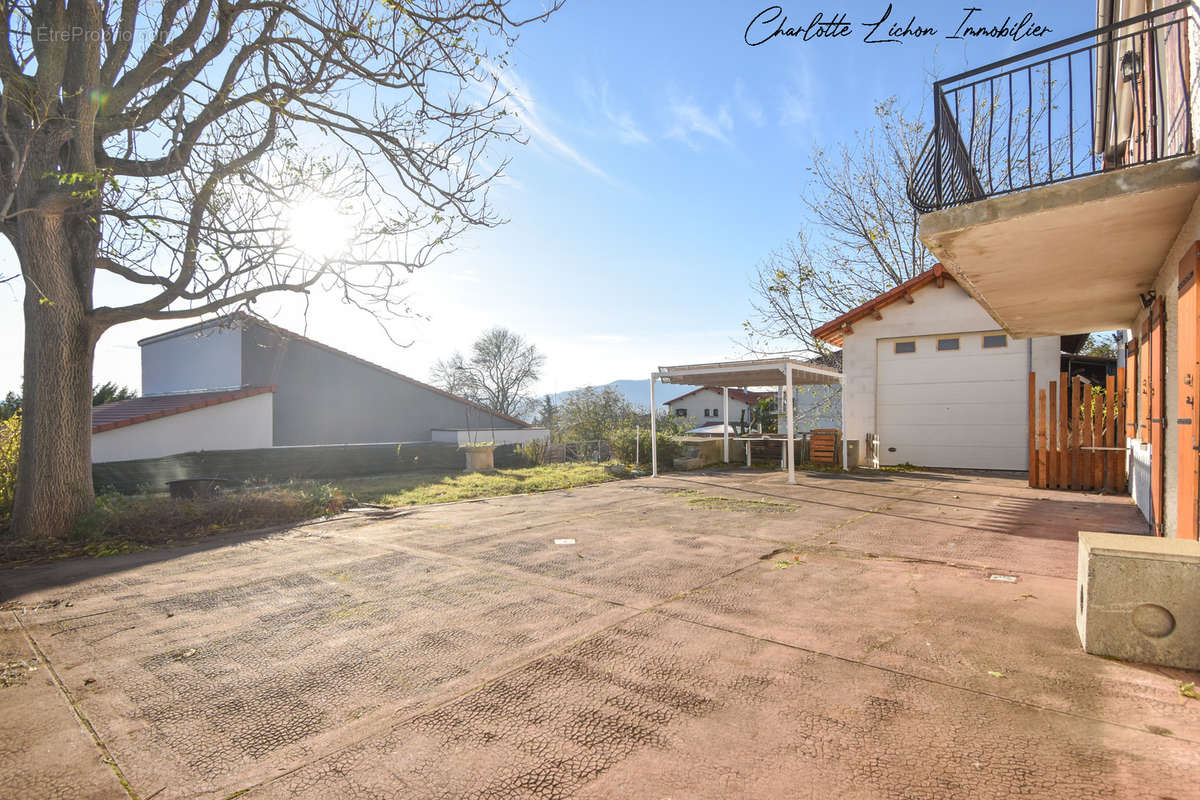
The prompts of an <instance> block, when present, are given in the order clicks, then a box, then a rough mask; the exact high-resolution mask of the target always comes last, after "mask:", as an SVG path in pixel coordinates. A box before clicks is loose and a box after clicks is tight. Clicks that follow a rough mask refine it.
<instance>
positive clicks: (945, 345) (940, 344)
mask: <svg viewBox="0 0 1200 800" xmlns="http://www.w3.org/2000/svg"><path fill="white" fill-rule="evenodd" d="M937 349H938V350H957V349H958V337H957V336H955V337H953V338H950V339H938V340H937Z"/></svg>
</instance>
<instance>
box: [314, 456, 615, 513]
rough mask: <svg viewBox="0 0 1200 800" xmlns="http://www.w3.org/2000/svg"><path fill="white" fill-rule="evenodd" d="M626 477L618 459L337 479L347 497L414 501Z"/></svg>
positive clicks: (400, 503)
mask: <svg viewBox="0 0 1200 800" xmlns="http://www.w3.org/2000/svg"><path fill="white" fill-rule="evenodd" d="M628 476H629V472H628V470H626V469H625V468H624V467H623V466H621V465H620V464H615V463H609V464H594V463H588V464H547V465H544V466H540V467H523V468H520V469H497V470H491V471H489V472H407V473H401V474H399V475H381V476H378V477H373V478H348V479H346V480H343V481H339V482H338V487H339V488H341V489H342V490H343V491H344V492H345V493H346V494H347V496H349V497H351V498H353V499H354V500H357V501H358V502H361V503H374V504H378V505H385V506H414V505H427V504H429V503H448V502H452V501H454V500H473V499H475V498H479V497H498V496H501V495H508V494H530V493H535V492H549V491H553V490H555V489H570V488H572V487H576V486H590V485H593V484H597V483H605V482H607V481H612V480H617V479H619V478H625V477H628Z"/></svg>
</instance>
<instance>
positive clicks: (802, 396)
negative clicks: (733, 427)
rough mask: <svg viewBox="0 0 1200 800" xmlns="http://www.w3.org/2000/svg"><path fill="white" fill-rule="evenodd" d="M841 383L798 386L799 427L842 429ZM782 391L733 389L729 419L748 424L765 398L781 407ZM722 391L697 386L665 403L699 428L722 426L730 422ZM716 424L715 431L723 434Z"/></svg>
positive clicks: (730, 393)
mask: <svg viewBox="0 0 1200 800" xmlns="http://www.w3.org/2000/svg"><path fill="white" fill-rule="evenodd" d="M838 390H839V389H838V387H837V386H798V387H796V396H795V398H794V404H793V408H794V409H795V413H796V425H797V430H801V431H803V430H812V429H814V428H840V427H841V425H840V421H839V416H838V414H839V409H840V408H841V405H840V401H839V399H838ZM781 396H782V395H781V392H780V391H779V390H775V391H766V392H755V391H750V390H747V389H735V388H730V390H729V420H728V421H729V422H731V423H735V424H736V423H739V422H742V421H743V420H744V421H745V422H746V423H747V424H748V423H749V422H750V420H751V418H752V417H751V414H752V409H753V408H754V406H755V405H756V404H757V403H758V401H759V400H760V399H762V398H767V399H769V400H771V401H772V408H774V409H778V408H779V398H780V397H781ZM723 402H724V399H723V397H722V390H721V388H720V387H715V386H702V387H700V388H699V389H693V390H692V391H690V392H688V393H687V394H685V395H680V396H679V397H676V398H675V399H674V400H668V401H666V402H665V403H663V405H665V406H666V407H667V408H668V410H669V411H670V412H671V415H672V416H676V417H686V418H688V419H690V420H691V421H692V422H693V423H694V424H695V425H696V426H697V427H698V428H699V427H706V426H709V425H713V426H719V425H721V424H722V423H724V422H726V420H725V419H723V418H722V404H723ZM720 431H721V429H720V428H719V427H715V428H713V429H712V432H713V433H720Z"/></svg>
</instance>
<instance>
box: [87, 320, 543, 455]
mask: <svg viewBox="0 0 1200 800" xmlns="http://www.w3.org/2000/svg"><path fill="white" fill-rule="evenodd" d="M138 344H139V345H140V346H141V349H142V353H141V355H142V397H139V398H137V399H135V400H126V401H123V402H119V403H110V404H108V405H105V406H100V407H98V408H96V409H95V410H94V411H93V413H92V458H93V460H94V461H96V462H103V461H120V460H129V459H137V458H150V457H156V456H162V455H170V454H173V453H181V452H189V451H195V450H223V449H244V448H258V447H272V446H273V447H283V446H289V445H326V444H364V443H376V442H428V441H451V442H453V441H466V442H469V441H494V442H497V443H507V442H523V441H528V440H529V439H530V438H537V437H544V436H545V431H544V430H543V429H536V428H531V426H529V425H528V424H527V423H525V422H522V421H521V420H519V419H516V418H514V417H510V416H507V415H504V414H500V413H498V412H495V411H492V410H491V409H488V408H485V407H483V406H481V405H479V404H477V403H473V402H471V401H469V400H466V399H464V398H461V397H457V396H455V395H452V394H450V393H448V392H445V391H443V390H441V389H438V388H436V387H433V386H429V385H428V384H425V383H422V382H420V381H417V380H414V379H412V378H409V377H407V376H405V375H401V374H400V373H398V372H393V371H392V370H389V369H386V368H384V367H381V366H378V365H376V364H372V363H370V362H369V361H364V360H363V359H361V358H357V357H356V356H352V355H350V354H349V353H344V352H342V351H340V350H336V349H334V348H332V347H329V346H328V345H324V344H321V343H320V342H316V341H313V340H312V339H309V338H307V337H305V336H301V335H299V334H296V333H292V332H290V331H287V330H284V329H282V328H279V327H277V326H275V325H271V324H268V323H265V322H262V321H261V320H257V319H254V318H252V317H249V316H246V315H242V314H238V315H232V316H228V317H222V318H220V319H216V320H212V321H209V322H203V323H199V324H195V325H189V326H187V327H185V328H180V329H178V330H174V331H169V332H167V333H163V334H159V335H157V336H151V337H149V338H146V339H143V340H141V341H140V342H138Z"/></svg>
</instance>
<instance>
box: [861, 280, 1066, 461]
mask: <svg viewBox="0 0 1200 800" xmlns="http://www.w3.org/2000/svg"><path fill="white" fill-rule="evenodd" d="M912 297H913V302H912V303H911V304H910V303H907V302H904V301H903V300H901V301H899V302H895V303H892V304H890V305H888V306H885V307H884V308H882V309H881V310H880V315H881V316H882V317H883V319H880V320H876V319H870V318H868V319H862V320H859V321H858V322H856V323H854V326H853V327H854V332H853V333H851V334H847V335H846V337H845V341H844V342H843V345H842V369H843V373H844V375H845V392H846V397H845V425H844V430H845V432H846V438H847V439H852V440H853V439H857V440H860V441H862V440H864V439H865V437H866V435H867V434H868V433H872V434H877V425H876V414H875V400H876V391H875V382H876V375H877V371H876V350H877V344H876V343H877V341H878V340H879V339H892V338H905V337H917V336H934V335H939V334H971V335H982V334H984V333H1003V331H1001V330H1000V329H999V328H998V327H997V325H996V321H995V320H993V319H992V318H991V317H990V316H988V314H987V312H986V311H984V310H983V307H982V306H980V305H979V304H978V303H976V302H975V300H973V299H972V298H971V296H970V295H968V294H967V293H966V292H965V291H963V290H962V288H960V287H959V286H958V284H956V283H954V282H953V281H949V280H948V281H946V284H945V286H944V287H943V288H941V289H938V288H937V286H936V285H929V286H926V287H924V288H922V289H919V290H918V291H916V292H914V293H913V295H912ZM1008 346H1009V348H1017V349H1021V350H1023V351H1024V352H1025V353H1026V358H1025V359H1024V360H1022V361H1021V362H1020V363H1019V364H1018V365H1017V366H1015V367H1013V368H1014V369H1019V374H1018V375H1016V376H1014V377H1015V378H1017V379H1019V380H1022V381H1027V380H1028V378H1027V375H1028V374H1029V370H1030V367H1032V369H1033V371H1034V372H1035V373H1037V382H1038V386H1039V388H1044V387H1046V386H1047V385H1048V384H1049V382H1050V381H1051V380H1056V379H1057V378H1058V373H1059V363H1060V361H1059V350H1060V343H1059V337H1057V336H1046V337H1038V338H1035V339H1032V340H1029V339H1011V340H1010V342H1009V345H1008ZM985 361H986V358H985V359H981V368H982V366H983V365H985ZM987 366H989V367H990V365H987ZM1024 436H1025V438H1024V439H1022V442H1024V443H1026V447H1027V442H1028V430H1027V429H1026V431H1025V434H1024Z"/></svg>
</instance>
